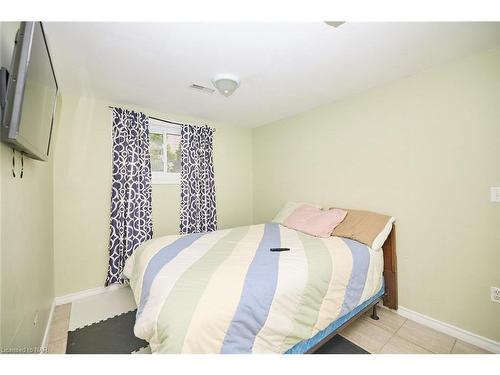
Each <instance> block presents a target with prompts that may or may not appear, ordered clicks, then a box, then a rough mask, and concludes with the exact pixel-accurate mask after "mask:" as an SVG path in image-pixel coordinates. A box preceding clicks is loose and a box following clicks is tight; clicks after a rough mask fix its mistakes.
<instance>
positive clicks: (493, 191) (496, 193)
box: [490, 187, 500, 202]
mask: <svg viewBox="0 0 500 375" xmlns="http://www.w3.org/2000/svg"><path fill="white" fill-rule="evenodd" d="M490 201H492V202H500V187H491V188H490Z"/></svg>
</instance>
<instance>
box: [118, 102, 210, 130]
mask: <svg viewBox="0 0 500 375" xmlns="http://www.w3.org/2000/svg"><path fill="white" fill-rule="evenodd" d="M108 108H111V109H114V108H119V107H114V106H112V105H108ZM148 117H149V118H151V119H153V120H157V121H162V122H168V123H169V124H174V125H185V124H183V123H181V122H175V121H170V120H165V119H162V118H158V117H153V116H148ZM194 126H199V125H194ZM205 126H207V127H208V125H205ZM212 130H213V131H214V132H215V129H212Z"/></svg>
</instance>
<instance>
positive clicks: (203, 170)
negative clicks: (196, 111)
mask: <svg viewBox="0 0 500 375" xmlns="http://www.w3.org/2000/svg"><path fill="white" fill-rule="evenodd" d="M213 133H214V130H213V129H211V128H209V127H208V126H203V127H199V126H193V125H182V129H181V145H180V148H181V234H186V233H201V232H211V231H214V230H217V210H216V208H215V181H214V163H213V156H212V154H213V146H212V140H213Z"/></svg>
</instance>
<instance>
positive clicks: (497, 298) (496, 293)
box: [490, 286, 500, 303]
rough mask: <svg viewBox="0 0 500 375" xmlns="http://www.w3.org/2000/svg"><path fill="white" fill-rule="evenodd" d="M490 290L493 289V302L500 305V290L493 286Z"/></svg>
mask: <svg viewBox="0 0 500 375" xmlns="http://www.w3.org/2000/svg"><path fill="white" fill-rule="evenodd" d="M490 289H491V302H496V303H500V288H497V287H494V286H492V287H491V288H490Z"/></svg>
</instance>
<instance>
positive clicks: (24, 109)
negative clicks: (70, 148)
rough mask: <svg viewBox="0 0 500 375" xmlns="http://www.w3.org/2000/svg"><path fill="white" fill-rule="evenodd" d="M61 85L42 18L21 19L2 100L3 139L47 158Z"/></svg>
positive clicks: (36, 156)
mask: <svg viewBox="0 0 500 375" xmlns="http://www.w3.org/2000/svg"><path fill="white" fill-rule="evenodd" d="M57 92H58V86H57V81H56V75H55V73H54V68H53V66H52V60H51V58H50V53H49V48H48V45H47V40H46V38H45V33H44V31H43V26H42V23H41V22H21V26H20V28H19V30H18V32H17V35H16V41H15V45H14V53H13V54H12V63H11V66H10V71H9V74H8V83H7V90H6V95H5V98H4V103H3V111H2V113H3V116H2V140H3V141H4V142H7V143H9V144H10V145H11V146H12V147H14V148H15V149H17V150H19V151H21V152H24V153H25V154H26V155H27V156H29V157H31V158H33V159H38V160H47V158H48V156H49V150H50V138H51V136H52V126H53V121H54V113H55V107H56V100H57Z"/></svg>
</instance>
